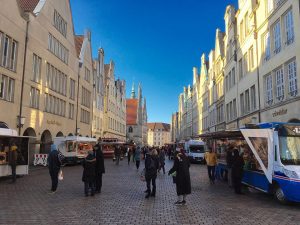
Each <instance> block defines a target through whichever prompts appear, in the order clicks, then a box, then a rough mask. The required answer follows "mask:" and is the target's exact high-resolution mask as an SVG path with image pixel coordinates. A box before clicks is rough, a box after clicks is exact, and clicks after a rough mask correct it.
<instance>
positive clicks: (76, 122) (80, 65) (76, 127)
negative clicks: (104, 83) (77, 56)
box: [75, 62, 82, 136]
mask: <svg viewBox="0 0 300 225" xmlns="http://www.w3.org/2000/svg"><path fill="white" fill-rule="evenodd" d="M81 67H82V63H81V62H79V65H78V76H77V102H76V120H75V124H76V126H75V135H76V136H78V135H79V134H78V108H79V103H78V101H79V81H80V69H81Z"/></svg>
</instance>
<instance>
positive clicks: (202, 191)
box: [0, 160, 300, 225]
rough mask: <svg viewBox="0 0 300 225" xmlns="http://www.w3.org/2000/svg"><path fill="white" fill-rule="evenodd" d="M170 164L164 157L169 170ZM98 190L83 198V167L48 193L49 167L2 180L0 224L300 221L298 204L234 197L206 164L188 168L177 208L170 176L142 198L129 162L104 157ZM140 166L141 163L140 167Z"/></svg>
mask: <svg viewBox="0 0 300 225" xmlns="http://www.w3.org/2000/svg"><path fill="white" fill-rule="evenodd" d="M171 165H172V162H169V161H168V160H167V170H168V169H169V168H170V167H171ZM105 166H106V174H105V175H104V177H103V188H102V193H101V194H98V195H96V196H94V197H85V196H84V192H83V183H82V182H81V175H82V167H81V166H68V167H65V168H64V180H63V181H62V182H60V183H59V186H58V191H57V193H55V194H53V195H51V194H48V190H49V188H50V178H49V175H48V170H47V168H38V169H34V170H33V171H30V175H29V176H24V177H22V178H19V179H18V180H17V183H16V184H10V180H6V179H4V180H3V179H2V180H1V181H0V202H1V204H0V224H31V225H33V224H39V225H40V224H56V225H58V224H80V225H83V224H132V225H133V224H216V225H221V224H243V225H245V224H289V225H291V224H300V213H299V212H300V206H299V205H289V206H283V205H280V204H278V203H277V202H276V201H275V200H273V198H272V197H271V196H268V195H266V194H263V193H258V192H254V191H251V192H247V193H246V195H243V196H237V195H235V194H233V191H232V189H230V188H228V187H227V186H226V185H225V184H224V183H222V182H216V184H215V185H210V184H209V182H208V179H207V178H206V167H205V166H203V165H192V166H191V179H192V194H191V195H190V196H188V198H187V205H185V206H175V205H174V202H175V201H176V198H177V196H176V192H175V185H174V184H173V183H172V179H171V177H169V176H167V175H163V174H159V175H158V179H157V196H156V197H155V198H150V199H145V198H144V196H145V195H144V190H145V183H143V182H142V181H140V179H139V175H140V171H141V168H140V171H139V172H137V171H136V169H135V166H134V164H133V163H131V164H130V166H128V165H127V160H123V161H121V162H120V165H119V166H116V165H114V164H113V162H112V161H111V160H106V161H105ZM141 166H142V167H143V164H142V165H141Z"/></svg>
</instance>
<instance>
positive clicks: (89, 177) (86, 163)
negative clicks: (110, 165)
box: [82, 155, 96, 182]
mask: <svg viewBox="0 0 300 225" xmlns="http://www.w3.org/2000/svg"><path fill="white" fill-rule="evenodd" d="M82 166H83V174H82V181H83V182H94V181H95V178H96V159H95V157H94V156H93V155H88V156H87V157H86V158H85V159H84V160H83V162H82Z"/></svg>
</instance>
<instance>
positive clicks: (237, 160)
mask: <svg viewBox="0 0 300 225" xmlns="http://www.w3.org/2000/svg"><path fill="white" fill-rule="evenodd" d="M243 168H244V160H243V157H242V156H240V154H239V150H238V149H237V148H235V149H234V150H233V160H232V183H233V186H234V191H235V193H236V194H243V193H242V178H243Z"/></svg>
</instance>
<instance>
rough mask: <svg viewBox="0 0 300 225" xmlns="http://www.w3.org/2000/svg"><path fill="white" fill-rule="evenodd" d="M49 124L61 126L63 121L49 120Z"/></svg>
mask: <svg viewBox="0 0 300 225" xmlns="http://www.w3.org/2000/svg"><path fill="white" fill-rule="evenodd" d="M47 124H51V125H57V126H61V123H60V122H58V121H56V120H47Z"/></svg>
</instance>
